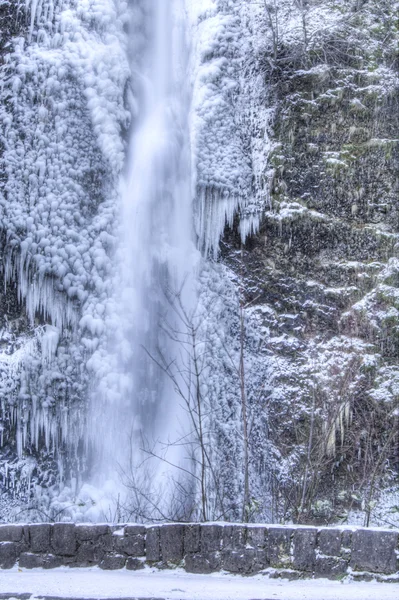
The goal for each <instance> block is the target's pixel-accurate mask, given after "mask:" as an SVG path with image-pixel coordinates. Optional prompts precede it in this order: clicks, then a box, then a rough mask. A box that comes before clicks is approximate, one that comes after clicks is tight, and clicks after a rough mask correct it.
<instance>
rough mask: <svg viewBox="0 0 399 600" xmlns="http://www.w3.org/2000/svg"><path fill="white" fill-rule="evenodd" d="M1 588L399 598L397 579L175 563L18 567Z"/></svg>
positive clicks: (200, 596) (208, 598)
mask: <svg viewBox="0 0 399 600" xmlns="http://www.w3.org/2000/svg"><path fill="white" fill-rule="evenodd" d="M0 592H1V593H4V592H6V593H14V594H22V593H30V594H32V600H33V598H35V597H37V596H40V597H41V596H43V595H54V596H58V597H62V598H68V597H75V598H76V597H78V598H98V599H100V598H109V597H111V598H117V597H120V598H123V597H129V598H132V596H134V597H141V598H147V597H151V598H153V597H157V598H165V599H170V600H248V599H249V598H263V599H264V600H266V599H270V600H272V599H273V600H376V599H378V600H397V598H398V596H399V585H398V584H387V583H374V582H372V583H353V582H350V583H340V582H336V581H334V582H333V581H327V580H324V579H318V580H314V581H306V580H305V581H293V582H288V581H285V580H282V581H277V580H274V579H269V578H267V577H265V576H262V575H257V576H253V577H241V576H234V575H227V574H223V573H215V574H212V575H192V574H188V573H185V572H183V571H181V570H180V569H176V570H175V571H168V572H165V571H163V572H160V571H156V570H155V569H149V568H146V569H145V570H144V571H140V572H132V571H126V570H121V571H117V572H116V571H113V572H105V571H101V570H100V569H98V568H90V569H84V570H82V569H67V568H60V569H52V570H51V571H43V570H40V569H32V570H25V569H16V568H15V569H13V570H11V571H6V572H5V571H3V573H2V576H1V580H0Z"/></svg>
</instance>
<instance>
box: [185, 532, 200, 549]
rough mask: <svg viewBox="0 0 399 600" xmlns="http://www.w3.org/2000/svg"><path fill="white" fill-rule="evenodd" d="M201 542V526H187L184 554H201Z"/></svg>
mask: <svg viewBox="0 0 399 600" xmlns="http://www.w3.org/2000/svg"><path fill="white" fill-rule="evenodd" d="M200 540H201V527H200V525H186V527H185V529H184V553H185V554H186V553H187V552H199V551H200V549H201V546H200Z"/></svg>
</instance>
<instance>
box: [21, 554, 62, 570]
mask: <svg viewBox="0 0 399 600" xmlns="http://www.w3.org/2000/svg"><path fill="white" fill-rule="evenodd" d="M61 565H62V558H61V557H60V556H54V554H31V553H30V552H23V553H22V554H21V556H20V557H19V566H20V568H21V569H55V568H57V567H61Z"/></svg>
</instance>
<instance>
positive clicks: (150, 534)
mask: <svg viewBox="0 0 399 600" xmlns="http://www.w3.org/2000/svg"><path fill="white" fill-rule="evenodd" d="M159 530H160V527H148V529H147V533H146V537H145V553H146V559H147V560H148V562H158V561H159V560H161V547H160V543H159Z"/></svg>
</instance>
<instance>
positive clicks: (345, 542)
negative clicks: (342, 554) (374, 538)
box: [342, 529, 352, 548]
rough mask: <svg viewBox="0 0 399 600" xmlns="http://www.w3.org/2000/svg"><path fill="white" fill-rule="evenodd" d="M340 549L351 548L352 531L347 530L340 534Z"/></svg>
mask: <svg viewBox="0 0 399 600" xmlns="http://www.w3.org/2000/svg"><path fill="white" fill-rule="evenodd" d="M342 547H343V548H351V547H352V531H349V529H344V531H343V532H342Z"/></svg>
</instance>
